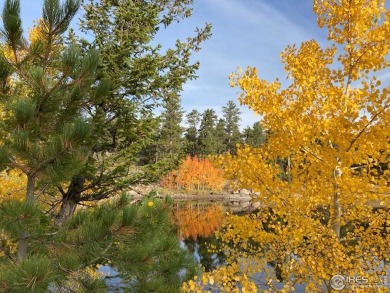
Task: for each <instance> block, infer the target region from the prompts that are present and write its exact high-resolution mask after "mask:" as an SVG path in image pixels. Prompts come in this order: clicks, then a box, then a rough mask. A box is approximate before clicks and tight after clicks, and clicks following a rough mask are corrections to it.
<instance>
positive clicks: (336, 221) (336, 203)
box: [332, 191, 341, 239]
mask: <svg viewBox="0 0 390 293" xmlns="http://www.w3.org/2000/svg"><path fill="white" fill-rule="evenodd" d="M340 217H341V205H340V199H339V195H338V193H337V191H335V193H334V195H333V215H332V229H333V231H334V232H335V233H336V235H337V238H339V239H340Z"/></svg>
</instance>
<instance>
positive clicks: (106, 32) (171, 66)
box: [57, 0, 210, 224]
mask: <svg viewBox="0 0 390 293" xmlns="http://www.w3.org/2000/svg"><path fill="white" fill-rule="evenodd" d="M191 2H192V1H189V0H185V1H163V0H154V1H132V0H123V1H90V2H85V4H84V10H85V17H84V18H83V19H82V23H81V28H82V30H83V31H85V32H87V33H88V34H90V35H92V36H93V38H92V39H93V41H88V40H80V42H81V43H82V44H83V46H84V48H99V51H100V60H101V62H100V64H99V67H98V78H99V79H101V80H105V79H109V80H110V86H109V87H108V88H106V90H108V92H109V94H110V95H109V98H106V99H100V100H98V99H91V100H90V101H89V103H88V104H87V105H86V111H87V112H88V113H89V115H91V116H92V117H93V121H94V122H96V124H97V126H96V127H95V129H96V130H95V131H94V142H95V144H94V145H93V146H92V148H91V151H92V152H90V156H89V157H88V160H87V164H86V165H85V167H84V168H83V170H82V171H81V172H79V173H78V174H77V176H75V177H74V178H73V179H72V181H71V182H70V183H69V185H68V186H65V187H60V188H59V190H60V192H61V194H62V199H61V209H60V212H59V215H58V216H57V219H58V221H57V222H58V224H61V223H62V222H64V221H65V220H66V219H67V218H68V217H69V216H71V215H72V214H73V212H74V210H75V207H76V206H77V204H78V203H79V202H81V201H83V202H85V201H97V200H100V199H103V198H107V197H109V196H112V195H113V194H117V193H118V191H119V190H121V189H124V188H126V187H128V186H131V185H134V184H136V183H139V182H145V180H149V179H150V178H151V177H150V176H149V175H152V178H154V174H156V170H158V169H159V166H158V165H154V164H155V162H156V160H155V158H150V157H149V158H148V157H145V156H150V155H153V154H154V155H155V154H156V153H155V151H156V150H155V149H154V147H153V146H156V147H157V145H156V139H158V138H159V135H156V131H157V126H158V123H157V121H156V120H155V119H154V118H153V109H155V108H156V107H157V106H159V105H161V103H162V102H163V101H164V99H167V97H169V98H170V97H174V96H177V95H178V92H180V91H181V89H182V85H183V84H184V83H185V82H186V81H187V80H189V79H193V78H195V77H196V76H195V72H196V70H197V68H198V66H199V64H198V63H197V62H196V63H192V61H191V60H190V59H191V56H192V54H193V52H195V51H198V50H200V45H201V43H202V42H203V41H204V40H206V39H207V38H208V37H209V35H210V26H209V25H206V27H205V28H203V29H199V30H197V33H196V35H195V36H194V37H190V38H187V39H186V41H185V42H182V41H177V43H176V45H175V47H174V48H169V49H167V50H163V49H162V46H161V45H159V44H156V43H155V41H154V38H155V37H156V36H157V35H158V32H159V31H161V30H163V29H164V28H165V27H167V26H169V25H171V24H172V23H176V22H178V21H180V20H181V19H183V18H187V17H189V16H190V15H191V7H190V4H191ZM70 39H72V38H70ZM75 41H77V38H76V40H75ZM169 98H168V99H169ZM143 150H145V151H143ZM142 151H143V153H142V155H141V152H142ZM140 158H142V159H143V160H144V161H148V162H150V163H151V165H150V166H147V167H148V168H140V167H134V165H135V164H138V165H139V159H140ZM130 166H133V167H131V168H130ZM149 173H151V174H149Z"/></svg>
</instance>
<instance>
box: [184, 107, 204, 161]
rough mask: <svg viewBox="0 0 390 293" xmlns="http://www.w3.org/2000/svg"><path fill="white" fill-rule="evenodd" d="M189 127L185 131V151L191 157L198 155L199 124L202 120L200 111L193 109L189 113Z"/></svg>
mask: <svg viewBox="0 0 390 293" xmlns="http://www.w3.org/2000/svg"><path fill="white" fill-rule="evenodd" d="M186 118H187V125H188V127H187V129H186V133H185V135H184V136H185V152H186V153H187V154H189V155H190V156H191V157H194V156H197V155H198V151H199V146H198V126H199V122H200V113H199V112H198V111H197V110H192V111H191V112H190V113H188V114H187V117H186Z"/></svg>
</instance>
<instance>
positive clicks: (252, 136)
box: [242, 122, 266, 147]
mask: <svg viewBox="0 0 390 293" xmlns="http://www.w3.org/2000/svg"><path fill="white" fill-rule="evenodd" d="M242 139H243V141H244V143H245V144H249V145H251V146H254V147H258V146H260V145H262V144H263V143H264V142H265V141H266V134H265V131H264V130H263V127H262V126H261V124H260V122H255V123H253V126H252V127H250V126H248V127H246V128H245V129H244V130H243V133H242Z"/></svg>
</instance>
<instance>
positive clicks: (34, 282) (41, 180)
mask: <svg viewBox="0 0 390 293" xmlns="http://www.w3.org/2000/svg"><path fill="white" fill-rule="evenodd" d="M79 4H80V3H79V1H77V0H67V1H66V2H65V3H64V4H62V5H61V4H60V3H59V1H56V0H45V1H44V7H43V19H42V22H41V26H40V28H39V29H38V31H37V32H38V34H39V35H40V36H39V37H38V38H37V39H34V40H33V41H31V42H27V41H26V40H24V39H23V32H22V26H21V19H20V7H19V1H15V0H7V1H6V2H5V5H4V10H3V15H2V19H3V32H2V35H3V38H4V41H2V43H1V45H0V48H1V50H0V68H1V71H0V73H1V74H0V84H1V85H3V86H2V88H1V93H0V108H1V110H2V123H1V124H0V132H1V134H2V138H3V139H2V141H1V147H0V165H1V167H10V168H13V169H18V170H20V171H22V172H23V173H25V175H26V177H27V183H26V196H25V199H24V200H22V201H20V200H4V201H3V202H2V203H1V204H0V230H1V231H2V233H1V237H2V240H3V239H4V241H2V243H1V246H0V249H1V250H2V251H6V252H7V253H4V254H2V255H1V256H0V291H2V292H47V291H49V290H52V289H56V287H58V288H59V290H66V291H70V292H72V291H74V290H72V288H67V286H68V281H67V280H69V279H71V278H72V277H73V276H78V275H79V273H80V272H81V271H82V270H83V269H86V268H96V266H97V265H107V264H110V265H111V266H112V267H114V268H115V269H116V270H117V271H118V273H119V274H120V276H121V278H122V280H123V282H124V283H125V284H126V285H127V286H128V288H127V289H129V290H132V291H133V290H134V291H137V292H149V291H153V292H178V291H179V287H180V283H181V279H182V278H181V277H180V276H179V272H182V273H184V275H183V278H186V276H185V274H187V273H188V274H191V273H192V272H193V268H192V264H193V262H192V261H191V260H190V259H189V256H188V255H187V254H186V253H185V252H184V251H183V249H181V248H180V246H179V243H178V240H177V236H176V232H175V231H174V230H173V228H172V225H171V223H170V221H169V210H170V204H169V202H159V201H157V200H153V199H145V200H144V201H143V202H141V203H140V205H129V201H128V199H127V198H126V197H122V198H120V199H119V200H118V201H117V202H114V203H110V204H104V205H101V206H99V207H97V208H95V209H83V210H82V211H80V212H78V213H77V214H76V215H75V216H74V217H73V218H71V219H68V221H64V222H62V226H55V225H53V223H52V219H50V218H49V216H48V211H47V210H46V209H44V208H45V206H42V205H40V204H38V202H37V198H38V197H40V196H41V195H42V191H43V190H44V189H45V187H47V186H49V185H58V186H62V185H64V182H65V181H68V180H71V184H70V185H69V186H70V188H74V189H75V190H76V191H77V192H80V189H78V188H79V186H76V183H79V182H83V181H82V180H86V179H85V177H84V178H82V180H81V181H77V180H74V178H79V177H80V174H83V173H81V169H82V168H83V164H84V163H85V162H88V164H87V166H89V167H90V166H91V165H90V162H89V160H91V158H95V157H96V156H98V155H97V152H95V155H94V156H92V155H91V152H92V151H91V150H93V148H94V147H97V146H99V147H101V146H103V145H102V144H101V145H99V144H96V141H95V140H96V139H97V138H98V135H100V134H102V133H104V132H103V131H102V130H101V129H102V128H103V127H104V125H105V123H104V122H105V120H99V119H98V118H99V117H101V116H99V115H98V114H96V113H95V112H93V111H87V110H91V109H95V110H96V112H98V110H97V108H98V106H97V104H96V105H95V106H94V108H93V107H92V106H91V105H93V104H92V102H91V101H93V102H96V101H98V100H100V101H102V103H103V105H102V107H103V108H104V101H105V100H108V99H107V93H108V92H109V91H107V88H108V85H107V82H105V81H104V79H102V78H101V77H100V76H99V74H98V72H99V70H98V53H97V51H96V50H94V49H91V50H83V49H82V48H80V47H79V46H77V45H76V44H74V43H73V44H69V45H67V44H66V43H64V42H63V39H62V34H63V33H64V32H65V31H66V29H67V27H68V25H69V23H70V21H71V19H72V17H73V16H74V15H75V13H76V11H77V9H78V7H79ZM118 108H119V107H118ZM112 118H113V119H112V120H115V119H116V118H117V117H112ZM125 118H126V116H125ZM123 119H124V118H123ZM118 120H119V119H118ZM124 120H126V119H124ZM98 121H101V123H98ZM102 121H103V122H102ZM99 127H100V128H99ZM91 130H93V131H91ZM105 133H107V132H105ZM124 138H125V136H123V137H121V140H118V139H116V138H115V139H113V140H112V143H114V144H122V143H125V142H124V140H125V139H124ZM101 139H102V141H103V140H104V139H105V138H101ZM90 168H91V167H90ZM112 168H116V166H115V165H113V166H112ZM102 176H103V175H102ZM72 178H73V179H72ZM75 182H76V183H75ZM84 182H86V181H84ZM42 186H43V187H42ZM41 187H42V188H41ZM14 246H15V247H17V250H16V252H13V249H12V247H14ZM183 268H184V269H186V270H185V271H182V269H183ZM80 284H81V285H82V286H83V287H84V290H85V291H87V292H105V291H106V290H105V289H104V284H103V283H102V282H99V281H96V280H95V281H92V282H89V281H88V280H86V279H83V280H80ZM103 290H104V291H103Z"/></svg>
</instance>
